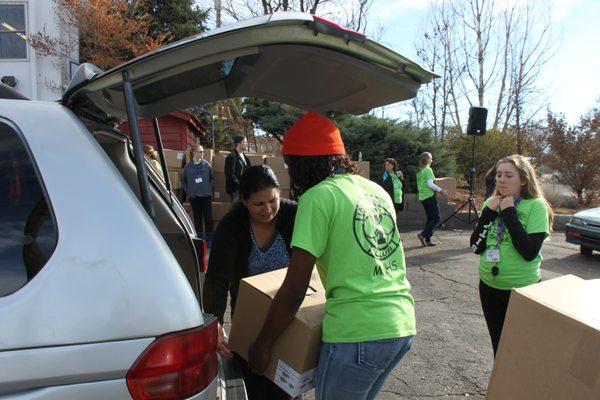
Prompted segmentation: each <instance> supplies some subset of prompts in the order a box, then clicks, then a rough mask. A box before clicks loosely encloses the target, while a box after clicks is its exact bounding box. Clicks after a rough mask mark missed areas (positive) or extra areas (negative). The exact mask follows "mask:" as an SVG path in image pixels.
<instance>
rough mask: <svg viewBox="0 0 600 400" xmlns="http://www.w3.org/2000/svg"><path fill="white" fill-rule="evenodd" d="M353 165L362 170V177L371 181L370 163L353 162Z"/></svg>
mask: <svg viewBox="0 0 600 400" xmlns="http://www.w3.org/2000/svg"><path fill="white" fill-rule="evenodd" d="M352 163H353V164H354V165H356V166H357V167H358V168H360V170H361V173H360V176H362V177H363V178H367V179H371V177H370V173H371V163H370V162H369V161H352Z"/></svg>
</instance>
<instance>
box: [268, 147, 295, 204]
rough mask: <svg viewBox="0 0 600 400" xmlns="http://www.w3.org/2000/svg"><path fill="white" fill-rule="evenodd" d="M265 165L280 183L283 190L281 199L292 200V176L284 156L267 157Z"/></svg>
mask: <svg viewBox="0 0 600 400" xmlns="http://www.w3.org/2000/svg"><path fill="white" fill-rule="evenodd" d="M265 164H267V165H268V166H269V167H271V169H272V170H273V172H275V175H277V180H278V181H279V187H280V188H281V197H283V198H284V199H289V198H290V175H289V174H288V166H287V164H286V163H285V161H284V160H283V157H282V156H267V157H265Z"/></svg>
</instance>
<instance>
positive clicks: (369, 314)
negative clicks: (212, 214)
mask: <svg viewBox="0 0 600 400" xmlns="http://www.w3.org/2000/svg"><path fill="white" fill-rule="evenodd" d="M282 154H283V155H284V157H285V160H286V163H287V165H288V168H289V169H288V172H289V174H290V179H291V186H292V191H293V192H294V194H295V196H296V197H298V198H299V201H298V214H297V216H296V223H295V226H294V234H293V239H292V247H293V252H292V258H291V261H290V266H289V268H288V270H287V273H286V277H285V279H284V282H283V284H282V286H281V288H280V289H279V291H278V292H277V294H276V296H275V298H274V299H273V302H272V304H271V307H270V310H269V313H268V316H267V319H266V321H265V323H264V325H263V327H262V329H261V330H260V333H259V335H258V337H257V338H256V340H255V341H254V343H253V344H252V345H251V346H250V349H249V362H250V366H251V368H252V369H253V370H254V371H255V372H257V373H263V372H264V371H265V369H266V368H267V366H268V363H269V358H270V348H271V346H272V345H273V343H274V342H275V340H276V339H277V338H278V336H279V335H280V334H281V333H282V332H283V331H284V330H285V329H286V328H287V326H288V325H289V324H290V323H291V322H292V320H293V318H294V316H295V314H296V312H297V310H298V308H299V307H300V304H301V303H302V301H303V300H304V297H305V295H306V289H307V287H308V284H309V281H310V276H311V274H312V271H313V268H314V266H315V263H316V265H317V269H318V272H319V276H320V277H321V281H322V283H323V286H324V288H325V296H326V306H325V317H324V319H323V334H322V335H323V337H322V340H323V343H322V345H321V351H320V357H319V361H318V366H317V368H316V371H315V397H316V399H317V400H334V399H336V400H337V399H344V400H358V399H361V400H364V399H374V398H375V397H376V396H377V394H378V393H379V391H380V389H381V387H382V386H383V384H384V382H385V381H386V379H387V377H388V376H389V374H390V373H391V371H392V370H393V369H394V367H395V366H396V365H397V363H398V362H399V361H400V359H401V358H402V357H403V356H404V355H405V354H406V352H408V350H409V349H410V347H411V344H412V338H413V335H414V334H415V333H416V330H415V315H414V300H413V298H412V297H411V295H410V294H409V290H410V285H409V283H408V280H407V279H406V268H405V262H404V250H403V248H402V242H401V241H400V234H399V232H398V228H397V227H396V218H395V212H394V205H393V203H392V200H391V199H390V196H388V194H387V193H386V192H385V190H384V189H383V188H382V187H381V186H379V185H378V184H377V183H374V182H371V181H370V180H368V179H365V178H363V177H361V176H360V175H358V174H357V172H358V170H357V168H356V167H355V166H354V165H353V164H352V162H351V161H350V159H349V158H348V156H347V155H346V151H345V148H344V143H343V142H342V138H341V135H340V131H339V130H338V128H337V127H336V126H335V125H334V124H333V123H332V122H331V121H330V120H329V119H327V118H325V117H323V116H321V115H319V114H317V113H316V112H314V111H309V112H308V113H307V114H305V115H304V116H302V117H301V118H300V119H299V120H298V121H297V122H296V123H295V124H294V125H293V126H292V127H291V128H290V129H289V130H288V132H287V133H286V134H285V136H284V139H283V149H282ZM349 229H350V230H351V231H353V232H350V231H349Z"/></svg>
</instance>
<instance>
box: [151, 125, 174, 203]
mask: <svg viewBox="0 0 600 400" xmlns="http://www.w3.org/2000/svg"><path fill="white" fill-rule="evenodd" d="M152 128H153V129H154V138H155V139H156V147H158V156H159V157H160V166H161V167H162V172H163V178H164V180H165V186H166V187H167V191H169V192H170V191H171V179H170V178H169V170H168V168H167V160H166V159H165V152H164V147H163V142H162V136H161V135H160V127H159V126H158V118H154V119H153V120H152ZM169 198H170V196H169Z"/></svg>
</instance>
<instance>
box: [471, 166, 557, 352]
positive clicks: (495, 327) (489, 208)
mask: <svg viewBox="0 0 600 400" xmlns="http://www.w3.org/2000/svg"><path fill="white" fill-rule="evenodd" d="M552 219H553V214H552V208H551V207H550V205H549V204H548V202H547V201H546V199H545V197H544V194H543V193H542V191H541V190H540V187H539V184H538V182H537V178H536V175H535V171H534V169H533V167H532V166H531V164H530V163H529V161H528V160H527V159H526V158H525V157H523V156H520V155H512V156H509V157H505V158H503V159H501V160H500V161H498V163H497V164H496V189H495V190H494V193H493V195H492V197H490V198H489V199H487V200H486V201H485V202H484V208H483V210H482V211H481V216H480V218H479V221H478V222H477V226H476V227H475V230H474V231H473V234H472V235H471V241H470V244H471V249H472V250H473V251H474V252H475V254H480V258H479V279H480V281H479V297H480V299H481V307H482V309H483V315H484V317H485V322H486V324H487V327H488V331H489V333H490V339H491V341H492V348H493V350H494V357H495V356H496V353H497V352H498V344H499V343H500V337H501V336H502V327H503V325H504V318H505V315H506V310H507V308H508V302H509V299H510V293H511V290H512V289H515V288H520V287H523V286H527V285H531V284H534V283H537V282H539V281H540V278H541V273H540V265H541V261H542V257H541V254H540V251H541V248H542V243H543V242H544V239H545V238H546V237H547V236H548V235H549V234H550V232H551V230H552V229H551V227H552Z"/></svg>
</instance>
